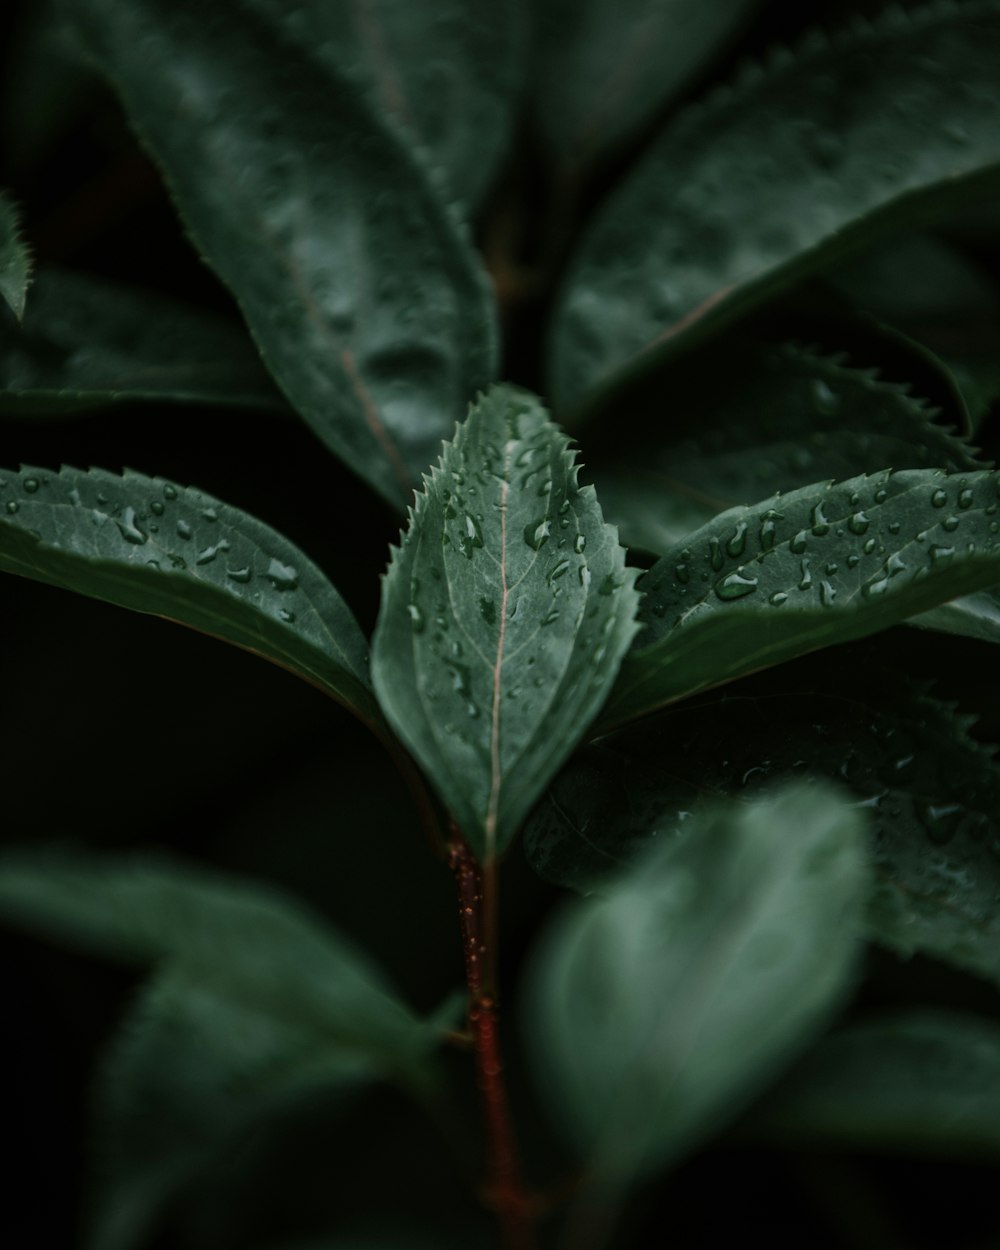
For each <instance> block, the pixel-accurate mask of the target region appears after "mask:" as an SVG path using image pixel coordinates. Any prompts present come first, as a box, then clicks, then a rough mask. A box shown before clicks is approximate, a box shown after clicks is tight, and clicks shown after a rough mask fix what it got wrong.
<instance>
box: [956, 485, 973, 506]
mask: <svg viewBox="0 0 1000 1250" xmlns="http://www.w3.org/2000/svg"><path fill="white" fill-rule="evenodd" d="M972 500H973V494H972V491H971V490H969V489H968V487H966V489H965V490H960V491H959V492H958V506H959V507H960V508H971V507H972Z"/></svg>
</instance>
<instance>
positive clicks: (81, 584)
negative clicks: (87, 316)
mask: <svg viewBox="0 0 1000 1250" xmlns="http://www.w3.org/2000/svg"><path fill="white" fill-rule="evenodd" d="M0 570H2V571H4V572H7V573H17V574H19V575H20V576H22V577H30V578H32V579H34V580H35V581H42V582H48V583H50V584H51V585H53V586H62V587H64V588H65V589H67V590H75V591H79V592H80V593H81V594H85V595H91V596H92V597H93V598H96V599H104V600H107V601H108V602H109V603H117V604H120V605H121V606H122V607H126V608H133V609H134V610H135V611H137V612H150V613H153V614H155V615H157V616H163V617H166V618H167V619H169V620H175V621H178V622H180V623H181V624H183V625H190V626H192V627H193V628H194V629H199V630H202V631H203V632H204V633H207V634H211V635H213V636H215V637H217V638H222V639H223V640H225V641H226V642H231V643H234V644H235V645H236V646H239V647H244V648H245V649H246V650H248V651H252V652H254V653H255V654H256V655H261V656H263V657H264V658H265V659H267V660H271V661H272V662H273V663H275V664H278V665H280V666H281V667H282V668H287V669H289V670H290V671H291V672H293V673H296V674H297V675H298V676H300V677H303V678H305V680H306V681H309V682H311V683H312V684H313V685H315V686H318V687H319V688H320V689H321V690H323V691H325V692H326V693H327V694H329V695H332V696H333V698H335V699H337V700H338V701H339V702H340V703H343V704H344V705H345V706H346V707H348V708H351V709H352V710H353V711H355V712H356V713H357V714H358V715H359V716H360V717H361V718H362V719H363V720H367V721H368V722H370V723H371V724H377V723H378V722H379V720H380V717H379V713H378V708H377V707H376V705H375V701H374V699H373V697H372V694H371V689H370V686H369V679H368V662H367V646H366V644H365V640H364V638H363V636H362V634H361V631H360V629H359V628H358V625H357V622H356V621H355V620H354V617H353V616H352V615H351V612H350V609H349V608H348V607H347V605H346V604H345V603H344V601H343V600H342V599H341V597H340V595H339V594H338V593H337V591H336V590H335V588H334V587H333V586H332V585H331V583H330V582H329V581H328V580H327V578H326V576H325V575H324V574H323V573H322V572H321V571H320V569H318V568H317V567H316V565H315V564H313V563H312V561H311V560H309V559H307V557H306V556H304V555H303V554H302V552H301V551H299V550H298V548H296V547H294V546H293V545H292V544H291V543H290V542H289V541H288V540H287V539H286V538H283V537H282V536H281V535H280V534H278V533H277V532H276V531H274V530H272V529H271V528H270V527H269V526H267V525H265V524H264V523H263V522H262V521H258V520H257V519H256V518H255V517H252V516H248V515H247V514H246V513H245V512H240V510H239V509H238V508H233V507H230V506H229V505H228V504H222V503H219V502H218V500H215V499H213V498H211V496H209V495H206V494H203V493H202V492H201V491H198V490H194V489H192V488H190V487H186V488H185V487H181V486H175V485H173V483H171V482H166V481H163V480H162V479H160V478H148V477H144V476H143V475H142V474H139V473H132V472H126V473H125V475H124V476H123V477H118V476H117V475H116V474H113V473H106V472H103V471H102V470H99V469H91V470H90V471H89V472H83V471H81V470H79V469H70V468H64V469H62V470H60V472H59V473H49V472H47V471H45V470H41V469H22V470H21V472H20V473H13V474H12V473H8V472H3V473H2V474H0Z"/></svg>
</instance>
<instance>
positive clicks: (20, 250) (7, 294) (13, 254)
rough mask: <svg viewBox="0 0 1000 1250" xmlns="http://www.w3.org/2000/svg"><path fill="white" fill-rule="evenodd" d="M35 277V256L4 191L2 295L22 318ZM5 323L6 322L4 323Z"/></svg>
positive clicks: (0, 203) (0, 204)
mask: <svg viewBox="0 0 1000 1250" xmlns="http://www.w3.org/2000/svg"><path fill="white" fill-rule="evenodd" d="M30 280H31V258H30V256H29V255H28V251H27V248H26V247H25V246H24V242H23V240H22V238H21V227H20V222H19V221H18V217H17V212H16V210H15V208H14V205H13V204H12V203H11V202H10V200H9V199H8V198H7V197H6V196H5V195H0V299H2V300H3V301H4V303H6V305H7V307H8V308H9V309H10V310H11V312H12V313H13V314H14V316H15V317H16V318H17V319H18V321H20V319H21V318H22V317H23V316H24V302H25V298H26V296H27V293H28V283H29V281H30ZM0 324H2V323H0Z"/></svg>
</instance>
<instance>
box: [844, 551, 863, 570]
mask: <svg viewBox="0 0 1000 1250" xmlns="http://www.w3.org/2000/svg"><path fill="white" fill-rule="evenodd" d="M860 562H861V557H860V556H859V555H855V554H851V555H849V556H848V557H847V567H848V568H849V569H856V568H857V567H858V565H859V564H860Z"/></svg>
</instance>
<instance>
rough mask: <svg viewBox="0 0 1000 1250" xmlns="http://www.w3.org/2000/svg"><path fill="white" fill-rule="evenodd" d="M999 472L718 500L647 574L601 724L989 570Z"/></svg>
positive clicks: (997, 542) (994, 551)
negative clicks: (753, 501) (750, 502)
mask: <svg viewBox="0 0 1000 1250" xmlns="http://www.w3.org/2000/svg"><path fill="white" fill-rule="evenodd" d="M998 482H1000V478H998V476H997V474H995V473H992V472H980V473H970V474H963V475H960V476H957V475H949V474H946V473H942V472H938V471H933V470H920V469H912V470H908V469H904V470H902V471H900V472H899V473H892V472H888V471H887V472H885V473H881V474H877V475H873V476H871V477H858V478H853V479H852V480H850V481H848V482H841V483H839V484H829V483H818V484H816V485H814V486H807V487H803V488H802V489H800V490H796V491H792V492H791V493H790V494H787V495H775V496H774V497H773V498H771V499H768V500H765V501H764V502H763V503H760V504H757V505H755V506H754V507H752V508H731V509H730V510H729V511H728V512H723V513H721V514H720V515H719V516H718V517H716V518H715V520H714V521H711V522H709V524H708V525H706V526H704V527H703V528H702V529H700V530H698V531H697V532H696V533H694V534H691V535H689V536H688V539H687V540H686V542H685V543H684V544H683V545H678V546H677V547H675V548H673V549H672V550H671V551H669V552H667V553H666V554H665V555H664V556H663V557H662V558H661V559H660V560H658V561H657V562H656V564H654V565H653V567H652V568H651V569H650V570H649V572H648V573H646V575H645V576H644V577H643V579H642V582H641V584H640V589H641V590H642V591H644V592H645V593H644V598H643V603H642V609H641V613H640V620H641V621H642V622H643V624H644V625H645V626H646V628H645V629H644V630H643V632H642V633H641V634H640V635H639V637H638V639H637V640H636V646H635V648H634V649H633V651H632V652H631V653H630V654H629V655H628V656H627V657H626V659H625V661H624V663H623V664H622V668H621V672H620V674H619V677H618V681H617V683H616V685H615V689H614V691H613V692H612V695H611V698H610V699H609V701H608V705H607V707H606V709H605V712H604V715H603V716H602V725H604V726H610V725H614V724H619V723H621V722H623V721H626V720H629V719H631V718H633V717H636V716H639V715H642V714H643V713H645V712H650V711H653V710H654V709H655V708H657V707H662V706H663V705H664V704H667V703H670V702H673V701H674V700H675V699H680V698H683V697H684V696H686V695H691V694H694V693H696V692H697V691H699V690H704V689H706V688H708V687H710V686H717V685H720V684H721V683H722V682H726V681H732V680H733V679H734V678H736V677H740V676H742V675H743V674H744V673H751V672H755V671H756V670H757V669H761V668H768V667H771V666H772V665H775V664H780V663H781V662H782V661H784V660H789V659H792V658H793V657H794V656H796V655H802V654H803V653H805V652H807V651H813V650H815V649H816V648H817V647H824V646H831V645H833V644H834V643H839V642H849V641H850V640H851V639H853V638H862V637H864V636H865V635H866V634H872V633H875V632H876V631H878V630H880V629H885V628H886V627H887V626H889V625H893V624H895V623H896V622H897V621H901V620H904V619H905V618H906V617H908V616H914V615H915V614H916V613H918V612H921V611H924V610H925V609H928V608H931V607H934V606H936V605H937V604H939V603H942V602H944V601H946V600H948V599H950V598H952V597H953V596H956V595H961V594H965V593H967V592H970V591H973V590H979V589H981V588H982V587H984V586H988V585H990V583H991V582H995V581H996V580H997V577H998V575H1000V537H998V531H1000V519H998V513H1000V506H998V498H1000V496H998Z"/></svg>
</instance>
